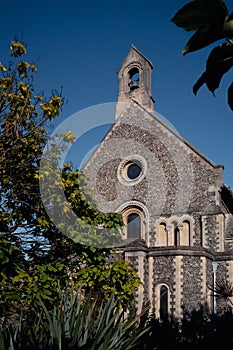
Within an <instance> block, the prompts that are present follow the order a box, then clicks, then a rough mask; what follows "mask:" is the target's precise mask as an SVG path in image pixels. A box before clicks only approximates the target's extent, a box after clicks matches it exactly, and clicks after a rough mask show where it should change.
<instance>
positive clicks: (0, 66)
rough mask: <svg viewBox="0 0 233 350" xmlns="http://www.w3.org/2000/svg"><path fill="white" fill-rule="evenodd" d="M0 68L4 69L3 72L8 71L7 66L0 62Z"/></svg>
mask: <svg viewBox="0 0 233 350" xmlns="http://www.w3.org/2000/svg"><path fill="white" fill-rule="evenodd" d="M0 70H2V71H3V72H6V71H7V68H6V67H5V66H4V65H3V64H2V63H1V62H0Z"/></svg>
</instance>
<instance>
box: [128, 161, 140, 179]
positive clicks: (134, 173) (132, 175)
mask: <svg viewBox="0 0 233 350" xmlns="http://www.w3.org/2000/svg"><path fill="white" fill-rule="evenodd" d="M141 171H142V169H141V167H140V165H139V164H137V163H133V162H130V163H129V164H127V165H126V174H127V177H128V178H129V179H130V180H135V179H136V178H137V177H138V176H139V175H140V174H141Z"/></svg>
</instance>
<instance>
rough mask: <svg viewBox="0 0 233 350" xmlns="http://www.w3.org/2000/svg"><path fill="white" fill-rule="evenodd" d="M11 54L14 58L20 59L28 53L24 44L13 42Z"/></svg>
mask: <svg viewBox="0 0 233 350" xmlns="http://www.w3.org/2000/svg"><path fill="white" fill-rule="evenodd" d="M10 52H11V55H12V56H13V57H19V56H22V55H25V54H26V53H27V51H26V48H25V46H24V44H22V43H21V42H19V41H12V42H11V46H10Z"/></svg>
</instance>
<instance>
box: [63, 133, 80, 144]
mask: <svg viewBox="0 0 233 350" xmlns="http://www.w3.org/2000/svg"><path fill="white" fill-rule="evenodd" d="M61 136H62V137H63V141H64V142H71V143H73V142H74V141H75V140H76V136H75V135H74V134H73V133H72V131H66V132H62V133H61Z"/></svg>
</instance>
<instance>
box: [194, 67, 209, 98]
mask: <svg viewBox="0 0 233 350" xmlns="http://www.w3.org/2000/svg"><path fill="white" fill-rule="evenodd" d="M205 83H206V72H204V73H203V74H202V75H201V76H200V78H199V79H198V80H197V81H196V83H195V84H194V86H193V93H194V95H196V94H197V92H198V90H199V89H200V88H201V87H202V85H204V84H205Z"/></svg>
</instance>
